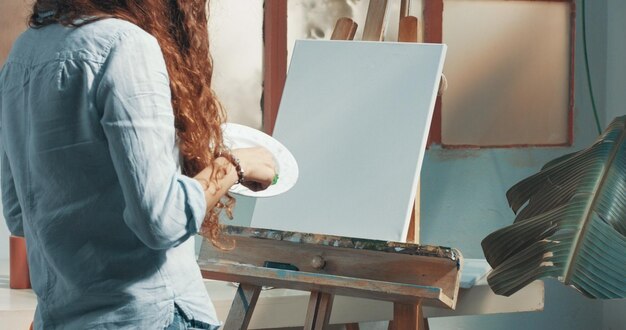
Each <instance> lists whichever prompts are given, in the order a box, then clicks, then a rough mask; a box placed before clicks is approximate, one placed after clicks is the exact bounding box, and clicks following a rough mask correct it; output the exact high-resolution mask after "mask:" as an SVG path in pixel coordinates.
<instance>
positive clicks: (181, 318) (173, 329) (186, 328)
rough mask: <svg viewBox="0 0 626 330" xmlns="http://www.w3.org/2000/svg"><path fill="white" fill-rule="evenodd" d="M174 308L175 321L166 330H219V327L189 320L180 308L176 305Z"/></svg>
mask: <svg viewBox="0 0 626 330" xmlns="http://www.w3.org/2000/svg"><path fill="white" fill-rule="evenodd" d="M174 307H175V308H174V320H173V321H172V323H171V324H170V325H169V326H168V327H167V328H165V330H194V329H198V330H217V329H218V328H219V326H217V325H211V324H208V323H204V322H200V321H196V320H193V319H192V320H189V319H187V316H185V314H184V313H183V312H182V311H181V310H180V308H179V307H178V306H176V305H175V306H174Z"/></svg>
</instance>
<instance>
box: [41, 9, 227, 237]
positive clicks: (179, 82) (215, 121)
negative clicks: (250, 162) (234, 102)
mask: <svg viewBox="0 0 626 330" xmlns="http://www.w3.org/2000/svg"><path fill="white" fill-rule="evenodd" d="M42 13H47V15H43V14H42ZM110 17H115V18H119V19H123V20H126V21H129V22H131V23H133V24H135V25H137V26H139V27H140V28H142V29H143V30H145V31H146V32H148V33H150V34H151V35H153V36H154V37H155V38H156V39H157V41H158V42H159V45H160V47H161V51H162V52H163V56H164V58H165V63H166V65H167V71H168V74H169V78H170V88H171V92H172V93H171V94H172V106H173V108H174V117H175V125H176V134H177V136H178V140H179V148H180V153H181V155H182V159H183V164H182V168H183V173H184V174H186V175H189V176H194V175H196V174H197V173H198V172H200V171H202V170H203V169H204V168H206V167H207V166H208V165H211V164H213V165H214V166H213V168H214V171H213V180H214V182H215V183H216V178H217V177H219V176H222V175H224V174H225V171H226V169H225V168H218V167H217V166H216V165H215V162H214V160H215V158H216V155H218V154H219V152H220V151H222V150H224V145H223V140H222V130H221V129H220V125H221V124H222V123H223V122H224V121H225V114H224V111H223V109H222V107H221V105H220V103H219V101H218V99H217V97H216V96H215V94H214V92H213V90H212V89H211V76H212V73H213V61H212V59H211V56H210V53H209V36H208V26H207V25H208V0H37V1H36V2H35V5H34V8H33V13H32V15H31V18H30V25H31V26H32V27H35V28H36V27H41V26H44V25H48V24H53V23H60V24H63V25H66V26H79V25H84V24H89V23H91V22H93V21H96V20H99V19H103V18H110ZM85 18H87V20H85V21H79V20H78V19H85ZM76 22H81V23H76ZM233 205H234V198H232V197H231V196H230V195H226V198H225V201H223V202H220V203H218V205H217V206H216V207H215V208H213V209H212V210H207V216H206V218H205V220H204V224H203V228H202V233H203V234H205V236H208V237H209V238H210V239H211V241H212V242H213V243H214V244H216V245H218V243H219V240H218V238H219V228H220V226H219V213H220V211H221V210H222V209H225V210H226V212H227V213H228V215H229V217H230V216H231V210H232V207H233Z"/></svg>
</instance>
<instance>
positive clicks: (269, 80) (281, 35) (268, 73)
mask: <svg viewBox="0 0 626 330" xmlns="http://www.w3.org/2000/svg"><path fill="white" fill-rule="evenodd" d="M502 1H537V2H564V3H569V4H570V8H571V10H570V25H571V26H570V65H569V71H570V76H569V105H568V109H567V112H568V113H567V141H566V142H565V143H558V144H549V143H546V144H544V143H538V144H511V145H496V146H493V145H490V146H488V147H525V146H561V145H570V144H571V143H572V142H573V117H574V116H573V108H574V48H575V34H576V33H575V29H576V24H575V23H576V22H575V16H576V10H575V1H574V0H502ZM287 3H288V0H265V21H264V41H265V51H264V56H265V59H264V79H263V80H264V99H263V127H264V130H265V131H266V132H268V133H269V134H271V132H272V130H273V126H274V122H275V120H276V115H277V114H278V107H279V105H280V97H281V95H282V89H283V87H284V81H285V77H286V73H287V57H288V55H287V41H286V40H287ZM444 9H445V8H444V0H424V1H423V15H424V23H423V24H424V33H423V40H424V42H431V43H441V42H443V37H444V36H443V23H444V22H443V19H444V15H443V13H444ZM443 102H445V95H444V96H443V97H441V96H440V97H439V98H438V99H437V104H436V106H435V112H434V115H433V120H432V125H431V129H430V138H429V145H430V144H442V112H441V111H442V104H443ZM443 146H444V147H446V148H464V147H478V146H476V145H472V144H467V145H464V144H461V145H443ZM480 147H485V146H480Z"/></svg>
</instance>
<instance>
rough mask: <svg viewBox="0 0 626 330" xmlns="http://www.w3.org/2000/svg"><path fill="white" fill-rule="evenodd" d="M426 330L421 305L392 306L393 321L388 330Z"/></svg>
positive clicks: (397, 304) (426, 323)
mask: <svg viewBox="0 0 626 330" xmlns="http://www.w3.org/2000/svg"><path fill="white" fill-rule="evenodd" d="M405 329H416V330H428V320H427V319H425V318H424V314H423V313H422V306H421V304H417V305H414V304H402V303H394V304H393V321H390V322H389V330H405Z"/></svg>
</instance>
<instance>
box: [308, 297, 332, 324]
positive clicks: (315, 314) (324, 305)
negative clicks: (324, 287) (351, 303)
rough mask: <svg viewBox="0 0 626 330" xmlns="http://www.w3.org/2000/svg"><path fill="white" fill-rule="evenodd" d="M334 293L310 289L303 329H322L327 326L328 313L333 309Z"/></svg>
mask: <svg viewBox="0 0 626 330" xmlns="http://www.w3.org/2000/svg"><path fill="white" fill-rule="evenodd" d="M333 299H334V295H332V294H330V293H324V292H319V291H312V292H311V296H310V298H309V307H308V308H307V313H306V320H305V321H304V328H305V329H312V330H323V329H325V328H326V327H327V326H328V321H329V320H330V313H331V311H332V310H333Z"/></svg>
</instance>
